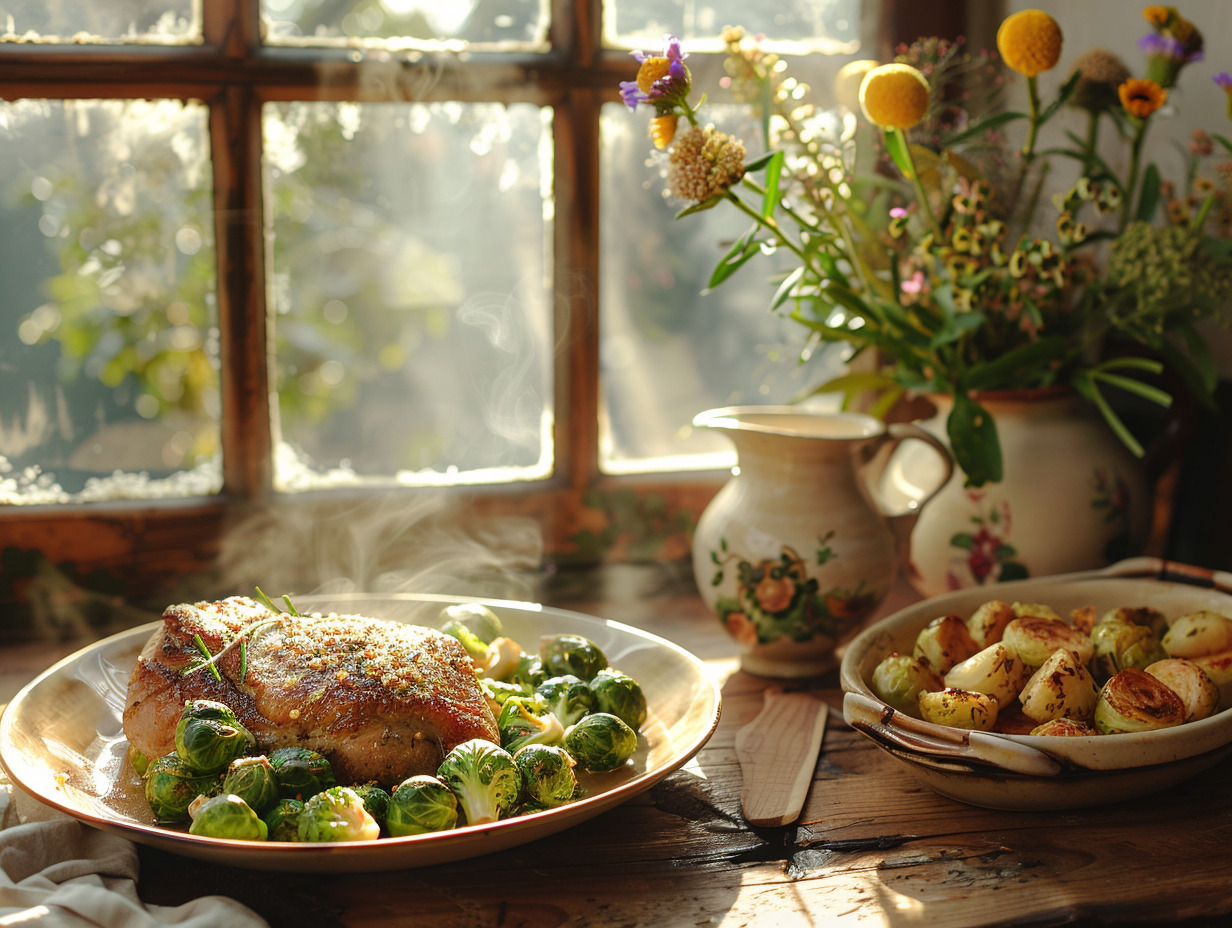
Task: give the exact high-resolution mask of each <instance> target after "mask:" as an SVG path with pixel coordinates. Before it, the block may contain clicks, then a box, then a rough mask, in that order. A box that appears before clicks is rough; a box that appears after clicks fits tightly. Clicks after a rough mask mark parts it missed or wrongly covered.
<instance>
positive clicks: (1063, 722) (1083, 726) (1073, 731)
mask: <svg viewBox="0 0 1232 928" xmlns="http://www.w3.org/2000/svg"><path fill="white" fill-rule="evenodd" d="M1029 734H1032V735H1045V736H1049V737H1061V738H1076V737H1083V736H1086V735H1098V734H1099V732H1098V731H1096V730H1095V729H1094V728H1092V727H1091V725H1090V724H1089V723H1087V722H1083V721H1080V720H1078V719H1049V720H1048V721H1047V722H1044V723H1043V724H1042V725H1036V726H1035V727H1034V728H1032V729H1031V731H1030V732H1029Z"/></svg>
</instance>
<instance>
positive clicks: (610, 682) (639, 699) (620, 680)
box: [562, 667, 646, 731]
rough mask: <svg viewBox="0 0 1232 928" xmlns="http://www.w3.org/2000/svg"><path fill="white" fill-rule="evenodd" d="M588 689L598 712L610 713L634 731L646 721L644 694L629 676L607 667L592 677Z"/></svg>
mask: <svg viewBox="0 0 1232 928" xmlns="http://www.w3.org/2000/svg"><path fill="white" fill-rule="evenodd" d="M590 688H591V690H593V691H594V694H595V699H596V700H597V701H598V709H599V711H600V712H608V713H611V714H612V715H614V716H616V717H618V718H619V719H620V720H621V721H622V722H624V723H625V724H626V725H628V726H629V727H630V728H632V729H633V730H634V731H637V730H638V729H639V728H641V727H642V723H643V722H644V721H646V694H645V693H643V692H642V687H641V686H640V685H639V684H638V682H637V681H636V680H634V679H633V678H632V677H631V676H629V675H628V674H627V673H622V672H621V671H619V670H616V669H615V668H613V667H608V668H607V669H606V670H600V671H599V672H598V673H597V674H595V675H594V677H593V678H592V679H591V681H590ZM562 722H563V720H562Z"/></svg>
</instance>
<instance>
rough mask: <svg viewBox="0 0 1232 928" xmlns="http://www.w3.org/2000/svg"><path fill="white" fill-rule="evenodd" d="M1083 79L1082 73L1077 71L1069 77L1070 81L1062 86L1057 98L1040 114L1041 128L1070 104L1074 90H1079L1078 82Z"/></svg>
mask: <svg viewBox="0 0 1232 928" xmlns="http://www.w3.org/2000/svg"><path fill="white" fill-rule="evenodd" d="M1081 79H1082V72H1081V71H1075V72H1074V73H1073V74H1071V75H1070V76H1069V80H1067V81H1066V82H1065V83H1064V84H1062V85H1061V89H1060V90H1058V91H1057V95H1056V98H1055V99H1054V100H1053V101H1052V102H1051V103H1049V104H1048V107H1047V108H1046V109H1045V110H1044V111H1043V112H1042V113H1040V118H1039V124H1040V125H1041V126H1042V125H1043V124H1044V123H1046V122H1047V121H1048V120H1050V119H1051V118H1052V117H1053V115H1054V114H1055V113H1056V111H1057V110H1059V109H1060V108H1061V107H1063V106H1064V105H1065V104H1066V103H1067V102H1069V98H1070V97H1072V96H1073V95H1074V90H1075V88H1077V86H1078V81H1079V80H1081Z"/></svg>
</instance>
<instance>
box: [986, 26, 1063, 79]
mask: <svg viewBox="0 0 1232 928" xmlns="http://www.w3.org/2000/svg"><path fill="white" fill-rule="evenodd" d="M1061 42H1062V35H1061V27H1060V26H1059V25H1058V24H1057V21H1056V20H1055V19H1053V18H1052V17H1051V16H1050V15H1048V14H1047V13H1045V12H1044V11H1043V10H1020V11H1019V12H1017V13H1014V14H1013V15H1012V16H1007V17H1006V18H1005V20H1004V21H1003V22H1002V23H1001V26H1000V28H999V29H997V51H999V52H1000V53H1001V57H1002V58H1004V59H1005V63H1006V64H1007V65H1008V66H1009V67H1011V68H1013V69H1014V70H1015V71H1017V72H1018V73H1019V74H1025V75H1026V76H1027V77H1035V76H1036V75H1037V74H1042V73H1043V72H1044V71H1048V70H1050V69H1051V68H1054V67H1056V64H1057V61H1058V60H1059V59H1060V58H1061Z"/></svg>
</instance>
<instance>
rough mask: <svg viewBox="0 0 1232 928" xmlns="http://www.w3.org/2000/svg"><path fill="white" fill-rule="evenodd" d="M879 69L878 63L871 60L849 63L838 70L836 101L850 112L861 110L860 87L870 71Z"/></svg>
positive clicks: (835, 86)
mask: <svg viewBox="0 0 1232 928" xmlns="http://www.w3.org/2000/svg"><path fill="white" fill-rule="evenodd" d="M875 67H877V62H876V61H872V60H870V59H867V58H865V59H861V60H859V61H849V62H847V63H846V64H845V65H843V66H842V67H841V68H839V69H838V74H836V75H835V76H834V100H835V102H837V103H841V104H842V105H843V106H845V107H847V109H849V110H857V109H859V108H860V85H861V84H863V83H864V77H865V75H866V74H868V72H869V71H871V70H873V68H875Z"/></svg>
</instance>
